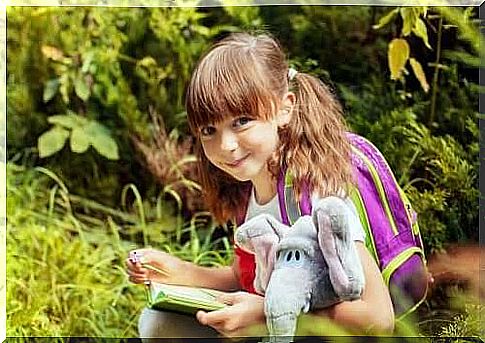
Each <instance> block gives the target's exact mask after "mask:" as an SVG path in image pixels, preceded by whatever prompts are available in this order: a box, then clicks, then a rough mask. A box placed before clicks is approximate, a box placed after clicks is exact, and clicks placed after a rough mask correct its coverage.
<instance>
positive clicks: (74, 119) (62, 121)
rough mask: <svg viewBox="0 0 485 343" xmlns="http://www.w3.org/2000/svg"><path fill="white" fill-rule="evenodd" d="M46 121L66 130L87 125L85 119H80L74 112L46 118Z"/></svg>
mask: <svg viewBox="0 0 485 343" xmlns="http://www.w3.org/2000/svg"><path fill="white" fill-rule="evenodd" d="M47 121H48V122H49V123H50V124H55V125H60V126H62V127H65V128H67V129H74V128H76V127H81V126H84V125H87V124H88V123H89V121H88V120H87V119H86V118H84V117H81V116H79V115H77V114H75V113H74V112H71V113H69V114H59V115H55V116H50V117H49V118H47Z"/></svg>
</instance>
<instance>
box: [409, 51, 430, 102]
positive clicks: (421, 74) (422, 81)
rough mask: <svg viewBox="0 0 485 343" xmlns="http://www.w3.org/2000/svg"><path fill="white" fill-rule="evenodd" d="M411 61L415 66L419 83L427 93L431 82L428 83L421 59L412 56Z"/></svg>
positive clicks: (415, 73)
mask: <svg viewBox="0 0 485 343" xmlns="http://www.w3.org/2000/svg"><path fill="white" fill-rule="evenodd" d="M409 63H411V67H412V68H413V72H414V75H415V76H416V78H417V79H418V81H419V83H420V84H421V87H422V88H423V90H424V91H425V92H426V93H428V91H429V84H428V81H427V80H426V75H425V74H424V71H423V67H422V66H421V63H419V61H417V60H416V59H414V58H412V57H411V58H410V59H409Z"/></svg>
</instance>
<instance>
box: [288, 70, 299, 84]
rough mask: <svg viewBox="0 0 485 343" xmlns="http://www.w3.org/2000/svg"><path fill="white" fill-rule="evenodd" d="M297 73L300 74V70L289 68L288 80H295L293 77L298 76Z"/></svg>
mask: <svg viewBox="0 0 485 343" xmlns="http://www.w3.org/2000/svg"><path fill="white" fill-rule="evenodd" d="M296 74H298V72H297V71H296V69H293V68H289V69H288V80H289V81H291V80H293V78H294V77H295V76H296Z"/></svg>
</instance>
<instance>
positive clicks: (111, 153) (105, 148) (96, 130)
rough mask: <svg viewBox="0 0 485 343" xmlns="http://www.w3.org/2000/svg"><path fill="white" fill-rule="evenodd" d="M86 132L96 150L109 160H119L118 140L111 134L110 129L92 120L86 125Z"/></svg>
mask: <svg viewBox="0 0 485 343" xmlns="http://www.w3.org/2000/svg"><path fill="white" fill-rule="evenodd" d="M86 134H87V135H88V136H89V139H90V142H91V144H92V146H93V148H94V149H96V151H97V152H98V153H99V154H100V155H102V156H104V157H106V158H107V159H109V160H117V159H118V158H119V155H118V145H117V144H116V141H115V140H114V139H113V138H112V137H111V135H110V134H109V131H108V129H106V128H105V127H104V126H103V125H101V124H99V123H98V122H96V121H92V122H90V123H89V124H88V125H87V126H86Z"/></svg>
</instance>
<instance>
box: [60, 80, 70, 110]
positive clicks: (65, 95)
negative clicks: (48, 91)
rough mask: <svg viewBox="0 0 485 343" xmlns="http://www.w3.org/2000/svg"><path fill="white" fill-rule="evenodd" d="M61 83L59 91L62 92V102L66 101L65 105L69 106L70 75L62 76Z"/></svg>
mask: <svg viewBox="0 0 485 343" xmlns="http://www.w3.org/2000/svg"><path fill="white" fill-rule="evenodd" d="M59 83H60V86H59V91H60V92H61V95H62V100H64V103H66V104H69V88H70V86H71V82H70V80H69V75H68V74H67V73H64V74H62V75H61V77H60V78H59Z"/></svg>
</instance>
